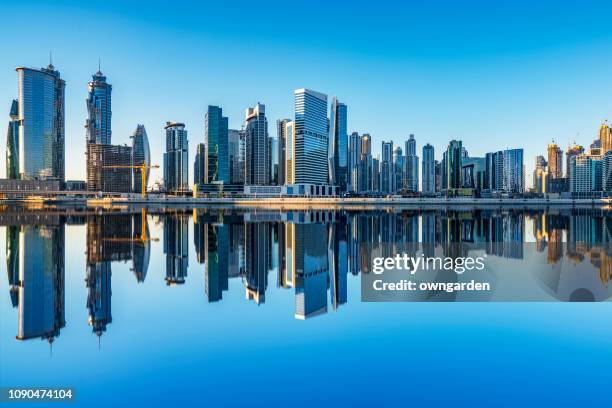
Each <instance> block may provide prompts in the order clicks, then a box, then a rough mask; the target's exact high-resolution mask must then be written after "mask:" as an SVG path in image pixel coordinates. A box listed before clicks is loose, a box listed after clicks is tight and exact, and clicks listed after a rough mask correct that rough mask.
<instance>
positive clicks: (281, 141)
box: [276, 119, 290, 186]
mask: <svg viewBox="0 0 612 408" xmlns="http://www.w3.org/2000/svg"><path fill="white" fill-rule="evenodd" d="M288 122H290V119H279V120H277V121H276V137H277V138H278V184H279V185H281V186H282V185H283V184H285V183H286V179H287V176H286V160H287V123H288Z"/></svg>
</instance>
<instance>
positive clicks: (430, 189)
mask: <svg viewBox="0 0 612 408" xmlns="http://www.w3.org/2000/svg"><path fill="white" fill-rule="evenodd" d="M422 174H423V183H422V187H421V189H422V191H423V194H434V193H435V192H436V163H435V150H434V147H433V146H432V145H430V144H429V143H427V144H426V145H425V146H423V171H422Z"/></svg>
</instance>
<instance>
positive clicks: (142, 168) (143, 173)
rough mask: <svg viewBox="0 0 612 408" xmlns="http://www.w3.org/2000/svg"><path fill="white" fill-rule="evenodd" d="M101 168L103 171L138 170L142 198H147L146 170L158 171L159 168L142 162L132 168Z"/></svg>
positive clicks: (125, 166)
mask: <svg viewBox="0 0 612 408" xmlns="http://www.w3.org/2000/svg"><path fill="white" fill-rule="evenodd" d="M103 168H105V169H137V170H140V181H141V182H142V191H141V195H142V197H143V198H144V197H146V196H147V170H148V169H159V166H158V165H156V164H151V165H149V164H147V163H146V162H143V163H142V164H135V165H132V166H127V165H124V166H119V165H118V166H103Z"/></svg>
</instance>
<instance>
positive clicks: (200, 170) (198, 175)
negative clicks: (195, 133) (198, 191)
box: [193, 143, 206, 185]
mask: <svg viewBox="0 0 612 408" xmlns="http://www.w3.org/2000/svg"><path fill="white" fill-rule="evenodd" d="M205 166H206V146H205V145H204V143H198V146H197V148H196V156H195V161H194V163H193V184H196V185H199V184H206V180H205V179H204V175H205V174H206V170H205Z"/></svg>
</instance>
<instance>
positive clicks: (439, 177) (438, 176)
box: [434, 160, 442, 192]
mask: <svg viewBox="0 0 612 408" xmlns="http://www.w3.org/2000/svg"><path fill="white" fill-rule="evenodd" d="M434 167H435V174H436V175H435V179H436V192H439V191H441V190H442V163H441V162H439V161H438V160H435V161H434Z"/></svg>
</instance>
